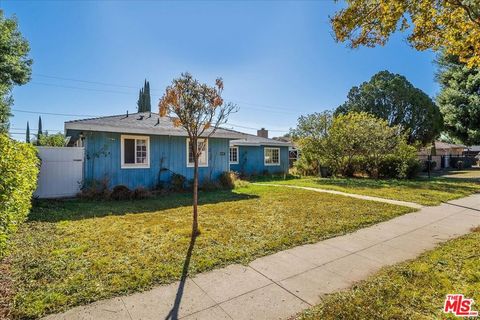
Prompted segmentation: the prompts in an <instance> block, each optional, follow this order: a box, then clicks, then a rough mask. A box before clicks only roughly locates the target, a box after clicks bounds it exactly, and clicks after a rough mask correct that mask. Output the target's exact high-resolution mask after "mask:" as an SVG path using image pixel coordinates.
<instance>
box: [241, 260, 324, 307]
mask: <svg viewBox="0 0 480 320" xmlns="http://www.w3.org/2000/svg"><path fill="white" fill-rule="evenodd" d="M249 267H250V268H252V269H253V270H254V271H256V272H258V273H259V274H261V275H262V276H264V277H265V278H267V279H268V280H270V281H272V282H273V283H274V284H276V285H277V286H279V287H280V288H282V289H283V290H285V291H287V292H288V293H290V294H291V295H293V296H294V297H296V298H297V299H299V300H300V301H302V302H304V303H306V304H308V305H309V306H311V307H312V306H313V305H312V304H311V303H309V302H308V301H306V300H304V299H302V298H300V297H299V296H298V295H296V294H295V293H293V292H291V291H290V290H288V289H287V288H285V287H284V286H282V285H281V284H280V283H278V282H277V281H275V280H273V279H271V278H269V277H267V276H266V275H264V274H263V273H262V272H260V271H258V270H257V269H255V268H254V267H252V266H249ZM316 268H317V267H315V268H311V269H308V270H305V271H303V272H300V273H299V274H302V273H304V272H307V271H310V270H314V269H316ZM299 274H296V275H294V276H297V275H299ZM294 276H292V277H294ZM285 279H288V278H285ZM285 279H282V280H285Z"/></svg>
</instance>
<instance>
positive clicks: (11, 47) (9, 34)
mask: <svg viewBox="0 0 480 320" xmlns="http://www.w3.org/2000/svg"><path fill="white" fill-rule="evenodd" d="M29 51H30V47H29V45H28V42H27V40H25V38H23V37H22V35H21V33H20V31H19V30H18V23H17V20H16V19H15V18H5V16H4V14H3V11H2V10H0V132H7V131H8V128H9V118H10V116H11V115H12V114H11V112H10V107H11V105H12V104H13V98H12V96H11V91H12V88H13V86H14V85H22V84H25V83H27V82H28V81H29V80H30V75H31V65H32V59H30V58H29V57H28V53H29Z"/></svg>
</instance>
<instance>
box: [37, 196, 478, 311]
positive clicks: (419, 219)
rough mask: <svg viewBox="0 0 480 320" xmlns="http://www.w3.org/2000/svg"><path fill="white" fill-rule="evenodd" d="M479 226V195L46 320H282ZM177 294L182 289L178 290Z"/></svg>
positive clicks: (84, 307)
mask: <svg viewBox="0 0 480 320" xmlns="http://www.w3.org/2000/svg"><path fill="white" fill-rule="evenodd" d="M478 225H480V195H473V196H470V197H467V198H464V199H460V200H456V201H451V202H449V203H446V204H442V205H440V206H436V207H424V208H422V209H421V210H420V211H418V212H414V213H410V214H405V215H403V216H400V217H397V218H394V219H392V220H389V221H386V222H382V223H379V224H377V225H374V226H371V227H368V228H365V229H361V230H359V231H357V232H354V233H351V234H348V235H345V236H341V237H336V238H332V239H328V240H325V241H322V242H319V243H316V244H310V245H304V246H299V247H295V248H293V249H289V250H286V251H282V252H279V253H276V254H273V255H270V256H266V257H263V258H259V259H257V260H255V261H253V262H251V263H250V264H249V265H248V266H242V265H237V264H236V265H231V266H228V267H226V268H223V269H217V270H214V271H211V272H207V273H203V274H200V275H197V276H196V277H194V278H188V279H186V281H184V282H183V283H181V285H180V283H179V282H177V283H173V284H171V285H167V286H159V287H156V288H154V289H152V290H149V291H146V292H142V293H136V294H132V295H128V296H123V297H118V298H113V299H108V300H103V301H99V302H96V303H93V304H91V305H87V306H82V307H76V308H74V309H71V310H69V311H67V312H65V313H63V314H56V315H51V316H48V317H47V318H46V319H50V320H51V319H69V320H74V319H112V320H113V319H128V320H133V319H135V320H140V319H143V320H146V319H176V318H181V319H209V320H216V319H235V320H237V319H286V318H289V317H290V316H292V315H295V314H296V313H298V312H300V311H302V310H304V309H305V308H308V307H310V306H312V305H315V304H317V303H318V302H320V298H321V296H322V295H324V294H327V293H332V292H335V291H339V290H342V289H346V288H348V287H350V286H351V285H352V284H353V283H354V282H356V281H359V280H362V279H365V278H366V277H367V276H369V275H370V274H372V273H374V272H376V271H378V270H379V269H380V268H381V267H383V266H387V265H392V264H395V263H398V262H401V261H404V260H408V259H412V258H415V257H416V256H418V255H419V254H421V253H422V252H424V251H426V250H429V249H432V248H434V247H435V246H436V245H437V244H439V243H441V242H444V241H446V240H449V239H452V238H456V237H459V236H461V235H464V234H466V233H469V231H470V229H471V228H472V227H474V226H478ZM179 288H180V290H179Z"/></svg>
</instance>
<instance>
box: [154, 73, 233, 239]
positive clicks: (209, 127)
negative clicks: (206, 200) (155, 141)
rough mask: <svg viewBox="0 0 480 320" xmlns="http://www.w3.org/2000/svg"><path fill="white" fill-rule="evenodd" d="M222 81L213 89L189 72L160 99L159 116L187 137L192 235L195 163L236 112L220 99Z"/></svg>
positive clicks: (195, 223)
mask: <svg viewBox="0 0 480 320" xmlns="http://www.w3.org/2000/svg"><path fill="white" fill-rule="evenodd" d="M222 93H223V80H222V79H221V78H218V79H216V81H215V85H214V86H208V85H207V84H203V83H200V82H199V81H198V80H196V79H194V78H193V77H192V75H191V74H189V73H182V74H181V76H180V77H179V78H177V79H174V80H173V81H172V84H171V85H170V86H168V87H167V89H166V90H165V94H164V95H163V97H162V98H161V99H160V102H159V109H160V116H161V117H166V116H170V117H172V121H173V123H174V125H175V126H177V127H182V128H183V129H185V131H186V132H187V135H188V138H189V148H191V149H190V151H191V155H192V157H193V163H194V174H193V224H192V235H193V236H196V235H197V234H198V163H199V157H200V155H201V154H202V152H204V149H205V148H206V147H207V144H206V143H205V142H206V140H207V139H208V138H209V137H211V136H212V135H213V134H214V133H215V131H216V130H217V129H218V128H219V127H220V126H221V125H222V124H225V123H226V122H227V120H228V117H229V115H230V114H231V113H233V112H236V111H237V110H238V108H237V106H236V105H234V104H232V103H224V101H223V98H222Z"/></svg>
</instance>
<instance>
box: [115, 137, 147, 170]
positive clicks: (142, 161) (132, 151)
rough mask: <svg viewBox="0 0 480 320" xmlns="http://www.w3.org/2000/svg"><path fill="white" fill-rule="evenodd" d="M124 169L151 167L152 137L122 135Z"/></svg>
mask: <svg viewBox="0 0 480 320" xmlns="http://www.w3.org/2000/svg"><path fill="white" fill-rule="evenodd" d="M121 158H122V159H121V161H122V169H129V168H149V167H150V137H145V136H126V135H122V137H121Z"/></svg>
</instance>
